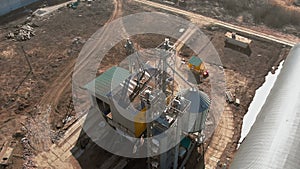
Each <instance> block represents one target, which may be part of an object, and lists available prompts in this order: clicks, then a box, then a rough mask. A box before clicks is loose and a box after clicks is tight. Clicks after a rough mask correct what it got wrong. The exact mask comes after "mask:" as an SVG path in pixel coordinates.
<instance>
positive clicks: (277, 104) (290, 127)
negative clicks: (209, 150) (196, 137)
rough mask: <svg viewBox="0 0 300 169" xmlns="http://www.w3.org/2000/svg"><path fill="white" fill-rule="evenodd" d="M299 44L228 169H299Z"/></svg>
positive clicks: (284, 66)
mask: <svg viewBox="0 0 300 169" xmlns="http://www.w3.org/2000/svg"><path fill="white" fill-rule="evenodd" d="M299 159H300V44H299V45H296V46H295V47H294V48H293V49H292V50H291V52H290V54H289V55H288V58H287V59H286V61H285V62H284V65H283V68H282V70H281V73H280V74H279V75H278V78H277V80H276V82H275V84H274V87H273V88H272V90H271V92H270V94H269V96H268V98H267V101H266V102H265V104H264V106H263V108H262V110H261V111H260V113H259V115H258V116H257V118H256V121H255V123H254V125H253V126H252V128H251V130H250V132H249V134H248V136H247V137H246V138H245V140H244V142H243V143H242V144H241V146H240V148H239V150H238V152H237V154H236V156H235V159H234V160H233V163H232V165H231V169H296V168H300V160H299Z"/></svg>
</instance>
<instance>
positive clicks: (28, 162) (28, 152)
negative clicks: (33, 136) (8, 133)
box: [21, 136, 37, 169]
mask: <svg viewBox="0 0 300 169" xmlns="http://www.w3.org/2000/svg"><path fill="white" fill-rule="evenodd" d="M21 143H22V145H23V148H24V151H23V159H24V161H25V162H24V164H23V169H30V168H36V167H37V166H36V165H35V163H34V162H33V160H32V158H33V152H32V148H31V146H30V141H29V139H28V138H27V137H26V136H25V137H23V138H22V139H21Z"/></svg>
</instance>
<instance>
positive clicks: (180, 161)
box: [85, 39, 210, 169]
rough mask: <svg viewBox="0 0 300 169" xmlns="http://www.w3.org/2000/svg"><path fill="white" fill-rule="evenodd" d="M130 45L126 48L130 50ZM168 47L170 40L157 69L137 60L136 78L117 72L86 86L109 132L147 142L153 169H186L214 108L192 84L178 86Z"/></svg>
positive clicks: (121, 70)
mask: <svg viewBox="0 0 300 169" xmlns="http://www.w3.org/2000/svg"><path fill="white" fill-rule="evenodd" d="M127 43H128V44H127V45H125V46H127V47H128V46H130V44H132V43H131V42H130V41H128V42H127ZM170 44H171V43H168V39H166V41H165V43H163V44H161V45H160V46H158V47H157V53H156V54H158V55H159V56H158V57H159V59H158V61H157V62H156V63H155V62H153V63H150V62H147V63H143V61H140V58H138V57H139V56H138V54H137V58H136V59H137V60H138V62H140V65H141V67H139V68H138V69H135V70H137V71H136V72H135V71H133V72H132V73H131V72H130V71H129V70H127V69H125V68H122V67H117V66H114V67H112V68H110V69H108V70H107V71H106V72H104V73H102V74H101V75H100V76H98V77H97V78H95V79H94V80H92V81H91V82H90V83H88V84H87V85H86V86H85V87H86V89H87V90H88V91H89V92H90V95H91V100H92V102H93V103H92V104H93V107H94V108H97V109H98V110H99V113H101V114H102V116H103V117H104V118H105V120H106V121H107V123H108V124H109V125H110V126H111V127H113V128H114V129H116V130H119V131H121V132H122V133H124V134H125V135H126V138H128V137H134V138H143V137H145V138H149V139H148V142H147V143H145V145H146V151H147V153H148V155H149V157H148V160H147V165H148V168H149V169H152V168H153V169H156V168H160V169H171V168H184V165H185V164H186V162H187V160H188V158H189V156H190V154H191V151H192V150H193V149H194V148H195V146H196V145H199V144H201V143H202V141H203V135H202V134H201V132H202V130H203V129H204V128H205V120H206V117H207V114H208V112H209V107H210V99H209V97H208V96H207V94H205V93H204V92H202V91H199V90H198V89H197V88H196V87H193V86H192V85H191V84H188V85H187V86H189V88H185V89H182V88H181V87H183V86H186V85H181V84H180V83H189V82H187V81H185V80H184V79H181V81H179V80H178V81H176V80H177V79H178V78H182V77H181V76H176V75H177V74H179V73H178V72H177V71H176V70H175V69H176V66H172V67H171V66H170V65H168V66H167V64H168V63H167V62H170V58H172V57H173V59H175V58H174V57H177V56H175V53H174V50H173V48H172V45H170ZM165 45H167V46H168V47H165ZM162 46H164V47H162ZM130 50H132V48H130ZM194 57H195V56H194ZM155 65H157V67H154V66H155ZM174 65H176V63H175V64H174ZM128 67H131V66H128ZM175 74H176V75H175ZM175 76H176V77H175ZM178 86H181V87H178ZM168 130H171V132H169V131H168ZM160 135H163V137H160ZM155 136H159V137H155ZM159 138H162V139H159ZM174 143H175V144H174ZM172 144H174V147H172V148H171V149H169V150H168V151H165V149H166V147H167V145H172ZM135 151H136V150H135Z"/></svg>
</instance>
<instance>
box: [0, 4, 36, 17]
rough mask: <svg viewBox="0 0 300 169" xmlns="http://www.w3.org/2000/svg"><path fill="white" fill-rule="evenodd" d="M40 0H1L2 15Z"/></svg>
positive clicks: (0, 9) (0, 10) (0, 12)
mask: <svg viewBox="0 0 300 169" xmlns="http://www.w3.org/2000/svg"><path fill="white" fill-rule="evenodd" d="M36 1H38V0H0V16H1V15H4V14H7V13H9V12H10V11H13V10H15V9H18V8H21V7H23V6H26V5H29V4H31V3H33V2H36Z"/></svg>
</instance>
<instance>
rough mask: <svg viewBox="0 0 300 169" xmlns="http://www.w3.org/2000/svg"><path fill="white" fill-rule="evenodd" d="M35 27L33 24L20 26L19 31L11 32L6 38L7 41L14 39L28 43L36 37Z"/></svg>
mask: <svg viewBox="0 0 300 169" xmlns="http://www.w3.org/2000/svg"><path fill="white" fill-rule="evenodd" d="M34 26H36V25H33V24H31V23H26V24H24V25H21V26H18V29H17V30H15V31H14V32H9V33H8V34H7V36H6V38H7V39H13V40H16V41H26V40H30V39H31V38H32V37H33V36H35V33H34V28H33V27H34Z"/></svg>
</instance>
